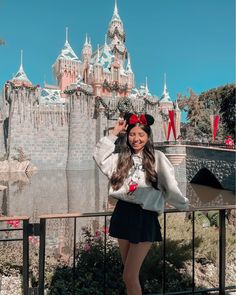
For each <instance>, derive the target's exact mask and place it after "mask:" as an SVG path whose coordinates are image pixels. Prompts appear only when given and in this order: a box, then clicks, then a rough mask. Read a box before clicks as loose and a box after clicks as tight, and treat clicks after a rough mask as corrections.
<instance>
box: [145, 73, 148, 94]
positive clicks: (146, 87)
mask: <svg viewBox="0 0 236 295" xmlns="http://www.w3.org/2000/svg"><path fill="white" fill-rule="evenodd" d="M145 90H146V94H148V92H149V89H148V82H147V77H146V85H145Z"/></svg>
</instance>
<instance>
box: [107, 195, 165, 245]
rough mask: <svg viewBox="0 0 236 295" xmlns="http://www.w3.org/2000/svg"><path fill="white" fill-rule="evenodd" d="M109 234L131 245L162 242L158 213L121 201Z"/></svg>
mask: <svg viewBox="0 0 236 295" xmlns="http://www.w3.org/2000/svg"><path fill="white" fill-rule="evenodd" d="M109 234H110V236H111V237H114V238H118V239H124V240H128V241H129V242H131V243H139V242H157V241H159V242H160V241H162V236H161V226H160V223H159V221H158V215H157V213H156V212H153V211H149V210H144V209H142V207H141V206H140V205H138V204H133V203H128V202H125V201H121V200H119V201H118V202H117V204H116V207H115V209H114V212H113V214H112V217H111V222H110V228H109Z"/></svg>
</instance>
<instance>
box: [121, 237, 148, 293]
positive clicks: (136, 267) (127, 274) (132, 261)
mask: <svg viewBox="0 0 236 295" xmlns="http://www.w3.org/2000/svg"><path fill="white" fill-rule="evenodd" d="M127 242H128V241H127ZM128 243H129V242H128ZM151 244H152V243H150V242H141V243H138V244H133V243H129V246H127V248H125V246H124V245H123V246H124V247H123V255H124V258H125V260H124V261H125V263H124V272H123V280H124V282H125V285H126V288H127V293H128V295H142V290H141V286H140V282H139V271H140V268H141V266H142V263H143V260H144V258H145V257H146V255H147V253H148V251H149V249H150V247H151ZM126 251H127V253H126ZM122 259H123V258H122Z"/></svg>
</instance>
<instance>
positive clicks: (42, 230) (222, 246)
mask: <svg viewBox="0 0 236 295" xmlns="http://www.w3.org/2000/svg"><path fill="white" fill-rule="evenodd" d="M228 209H229V208H228ZM204 210H205V211H211V210H219V278H218V287H216V288H204V289H198V288H196V286H195V258H196V257H195V239H196V232H195V219H196V218H195V217H196V216H195V211H194V210H193V211H191V212H189V214H190V216H191V222H192V236H191V243H192V259H191V260H192V271H191V274H192V276H191V277H192V281H191V288H189V290H183V291H176V292H169V291H167V288H166V274H167V273H166V270H167V269H166V263H167V261H166V257H167V253H166V241H167V225H166V224H167V215H168V214H172V213H178V212H179V211H177V210H175V209H167V210H166V212H164V216H163V242H162V243H163V268H162V271H163V282H162V293H158V294H155V295H160V294H165V295H178V294H182V295H183V294H209V293H207V292H212V291H215V292H218V293H217V294H220V295H224V294H226V290H229V289H232V288H235V286H226V284H225V270H226V223H225V220H226V209H225V208H222V209H219V208H218V209H217V208H211V209H209V208H208V209H202V208H201V209H197V210H196V211H204ZM181 212H183V211H181ZM111 213H112V212H101V213H84V214H79V213H78V214H56V215H42V216H40V223H37V224H30V223H29V218H28V217H22V216H21V217H12V218H10V217H1V218H0V221H7V220H20V221H22V222H23V227H20V228H17V229H13V228H1V229H0V232H4V231H15V230H17V231H23V236H22V238H19V239H18V238H16V239H1V240H0V242H6V241H22V243H23V253H22V256H23V286H22V287H23V292H24V295H29V294H38V295H44V294H45V258H46V255H45V254H46V234H47V232H46V226H47V222H48V221H49V220H52V219H59V220H60V219H72V220H73V243H72V245H73V250H72V252H73V259H72V272H73V284H74V285H73V292H72V293H71V294H75V276H74V275H75V270H76V241H77V220H78V219H81V218H93V217H100V218H104V227H105V228H106V227H107V224H108V220H107V219H108V218H109V217H110V216H111ZM30 235H35V236H39V237H40V241H39V281H38V287H36V288H29V236H30ZM106 247H107V233H106V232H105V234H104V265H103V269H102V271H103V294H104V295H109V294H108V293H107V292H106V274H107V269H106V259H107V258H106V252H107V248H106ZM33 289H34V290H33ZM234 290H235V289H234ZM153 295H154V294H153Z"/></svg>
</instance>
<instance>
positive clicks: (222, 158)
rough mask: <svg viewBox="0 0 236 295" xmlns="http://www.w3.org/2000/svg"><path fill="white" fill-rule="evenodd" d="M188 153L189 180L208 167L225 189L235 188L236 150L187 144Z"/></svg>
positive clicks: (187, 169) (187, 168)
mask: <svg viewBox="0 0 236 295" xmlns="http://www.w3.org/2000/svg"><path fill="white" fill-rule="evenodd" d="M186 153H187V161H186V171H187V180H188V181H191V180H192V179H193V177H194V176H195V175H196V174H197V172H198V171H200V170H201V169H202V168H206V169H208V170H209V171H210V172H212V174H214V176H215V177H216V179H217V180H218V181H219V182H220V184H221V186H222V187H223V188H224V189H228V190H235V168H236V164H235V150H222V149H217V148H205V147H192V146H191V147H190V146H187V147H186Z"/></svg>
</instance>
